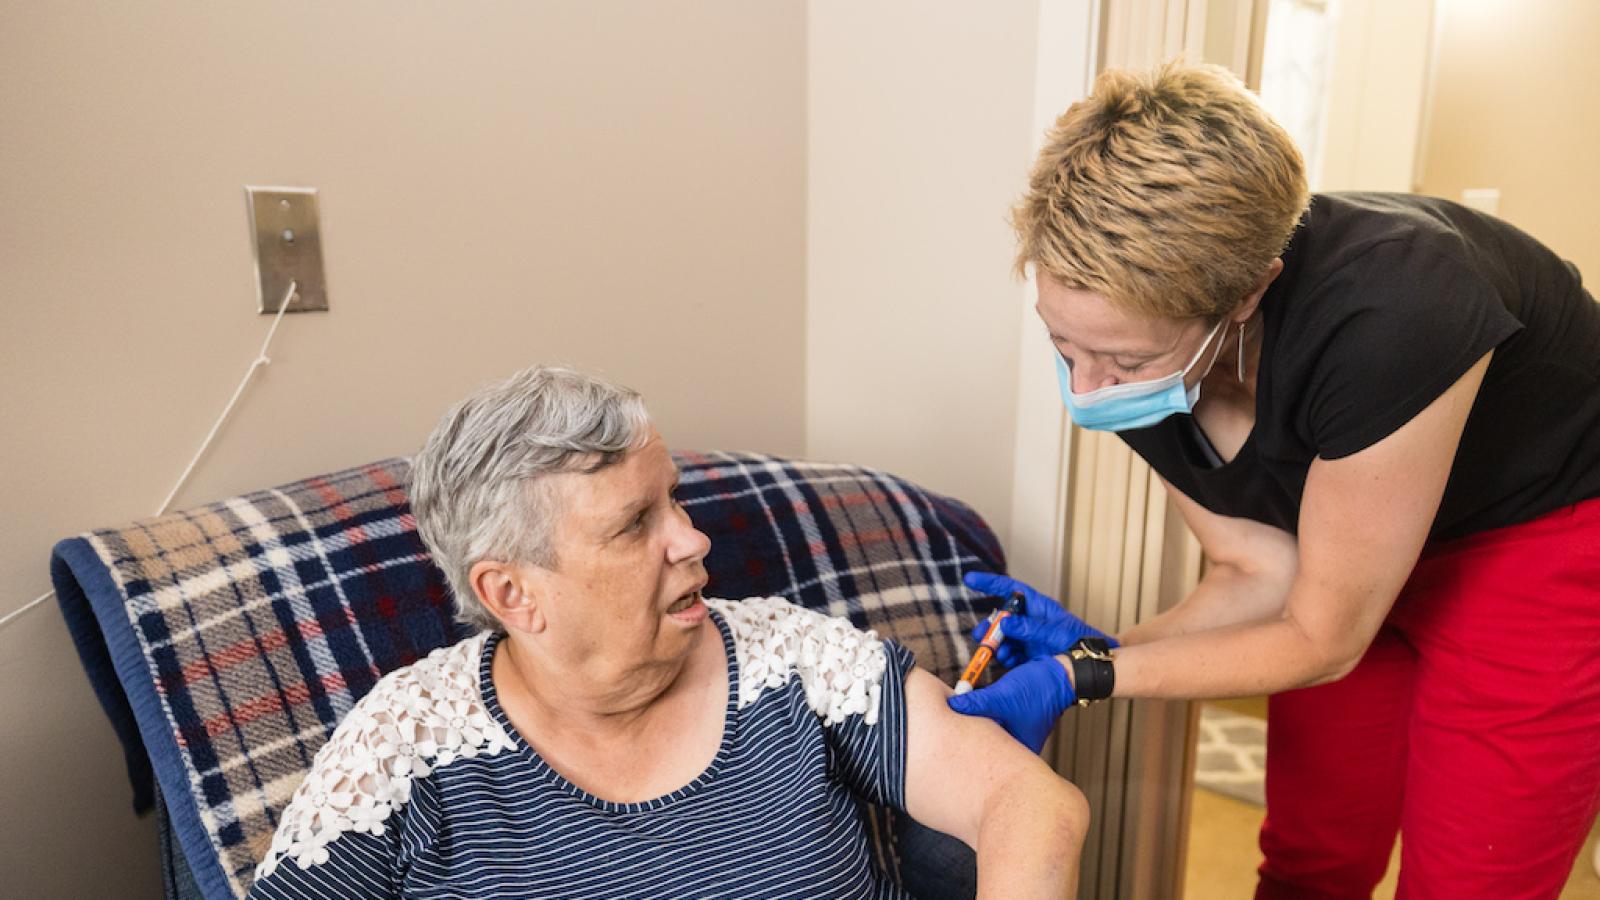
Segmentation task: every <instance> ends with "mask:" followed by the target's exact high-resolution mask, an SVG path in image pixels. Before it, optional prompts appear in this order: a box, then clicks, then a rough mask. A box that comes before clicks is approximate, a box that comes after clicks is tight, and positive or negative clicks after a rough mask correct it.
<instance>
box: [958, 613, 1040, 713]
mask: <svg viewBox="0 0 1600 900" xmlns="http://www.w3.org/2000/svg"><path fill="white" fill-rule="evenodd" d="M1026 604H1027V599H1026V598H1025V597H1024V596H1023V595H1022V592H1021V591H1015V592H1013V593H1012V594H1011V599H1009V600H1007V601H1006V604H1005V606H1002V607H1000V609H998V610H996V611H995V614H994V618H992V619H990V620H989V630H988V631H985V632H984V633H983V640H982V641H979V642H978V649H977V650H975V651H973V653H972V661H971V662H969V663H967V668H966V670H965V671H964V672H962V673H961V680H960V681H957V682H956V693H958V694H965V693H966V692H967V691H970V690H972V689H973V688H975V687H977V686H978V679H979V678H981V677H983V670H984V669H986V668H988V667H989V663H990V661H991V660H993V659H994V654H995V651H996V650H999V649H1000V642H1001V641H1003V640H1005V632H1004V631H1003V630H1002V629H1001V627H1000V623H1001V622H1003V621H1005V620H1006V619H1007V618H1008V617H1010V616H1015V615H1021V614H1022V613H1023V612H1025V611H1026Z"/></svg>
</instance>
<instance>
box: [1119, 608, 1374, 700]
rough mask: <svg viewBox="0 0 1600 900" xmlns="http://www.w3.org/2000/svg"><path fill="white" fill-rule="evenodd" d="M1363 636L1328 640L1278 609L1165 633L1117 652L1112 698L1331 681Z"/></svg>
mask: <svg viewBox="0 0 1600 900" xmlns="http://www.w3.org/2000/svg"><path fill="white" fill-rule="evenodd" d="M1363 646H1365V642H1359V643H1358V642H1357V641H1355V640H1348V641H1340V642H1338V644H1337V645H1336V644H1334V643H1332V642H1329V641H1327V640H1318V639H1316V638H1313V637H1312V636H1310V635H1308V634H1307V633H1306V631H1305V629H1304V628H1302V627H1301V626H1300V625H1299V624H1298V623H1297V622H1296V621H1295V620H1294V619H1293V618H1292V617H1289V616H1285V615H1282V614H1279V615H1275V616H1273V617H1271V618H1267V619H1261V620H1257V621H1254V622H1242V623H1234V624H1229V625H1224V626H1221V627H1217V628H1211V629H1207V630H1204V631H1195V632H1190V633H1182V634H1176V635H1172V636H1170V637H1164V638H1161V639H1160V640H1153V641H1148V642H1143V643H1139V644H1136V645H1133V646H1124V647H1123V648H1121V649H1119V650H1118V651H1117V661H1116V688H1115V691H1114V694H1113V696H1117V697H1165V698H1188V699H1209V698H1220V697H1252V696H1258V695H1261V694H1271V693H1275V692H1277V691H1283V690H1290V689H1292V688H1298V687H1307V686H1309V685H1313V684H1322V683H1325V682H1329V681H1335V680H1337V679H1339V678H1341V677H1343V676H1344V675H1345V673H1346V672H1348V671H1349V670H1350V668H1352V667H1353V666H1354V665H1355V663H1356V661H1358V660H1359V659H1360V648H1361V647H1363Z"/></svg>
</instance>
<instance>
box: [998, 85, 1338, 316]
mask: <svg viewBox="0 0 1600 900" xmlns="http://www.w3.org/2000/svg"><path fill="white" fill-rule="evenodd" d="M1310 200H1311V197H1310V193H1309V191H1308V190H1307V187H1306V175H1305V163H1304V162H1303V161H1302V160H1301V157H1300V151H1299V150H1297V149H1295V146H1294V142H1293V141H1292V140H1291V139H1290V138H1289V135H1288V133H1287V132H1285V131H1284V130H1283V128H1282V127H1280V126H1279V125H1278V123H1277V122H1275V121H1273V119H1272V117H1271V115H1269V114H1268V113H1267V111H1266V110H1265V109H1263V108H1262V107H1261V104H1260V103H1259V102H1258V101H1257V100H1256V98H1255V97H1254V96H1253V95H1251V94H1250V92H1249V91H1248V90H1246V89H1245V87H1244V85H1243V84H1241V83H1240V82H1239V80H1238V79H1237V78H1235V77H1234V76H1233V75H1232V74H1231V73H1229V72H1228V71H1227V70H1226V69H1222V68H1220V67H1217V66H1209V65H1193V64H1183V63H1178V62H1172V63H1167V64H1166V65H1164V66H1161V67H1159V68H1157V69H1155V70H1153V71H1151V72H1146V73H1140V72H1128V71H1117V70H1111V71H1107V72H1105V73H1104V74H1102V75H1101V76H1100V77H1099V78H1098V79H1097V80H1096V81H1095V85H1094V91H1093V92H1092V93H1091V94H1090V95H1089V96H1088V97H1087V98H1086V99H1084V100H1081V101H1079V102H1077V103H1074V104H1073V105H1072V106H1071V108H1069V109H1068V110H1067V111H1066V112H1065V113H1063V114H1062V115H1061V117H1060V118H1058V119H1057V120H1056V123H1055V126H1054V127H1053V128H1052V129H1051V130H1050V132H1049V134H1048V135H1047V139H1046V141H1045V145H1044V148H1043V149H1042V150H1040V151H1039V156H1038V159H1036V160H1035V161H1034V165H1033V171H1032V173H1031V175H1030V177H1029V179H1028V193H1027V195H1026V196H1025V197H1023V199H1022V201H1021V202H1020V203H1018V204H1017V206H1016V208H1015V209H1014V210H1013V211H1012V225H1013V226H1014V227H1015V228H1016V231H1017V239H1018V244H1019V246H1018V249H1017V260H1016V266H1017V272H1018V274H1023V273H1024V272H1025V271H1026V269H1027V267H1028V265H1029V264H1032V265H1033V266H1034V267H1035V268H1036V269H1037V270H1038V271H1041V272H1045V273H1048V274H1049V275H1050V276H1051V277H1052V278H1054V279H1055V280H1057V281H1059V282H1061V283H1062V284H1064V285H1067V286H1068V287H1073V288H1078V289H1081V290H1090V291H1094V292H1096V293H1099V294H1103V295H1105V297H1106V298H1107V299H1109V300H1111V302H1113V303H1115V304H1117V305H1118V306H1120V307H1122V308H1123V309H1125V310H1128V311H1131V312H1136V313H1140V314H1143V315H1151V316H1162V317H1169V318H1191V317H1209V318H1216V317H1220V316H1223V315H1226V314H1227V313H1229V312H1232V311H1233V310H1234V309H1235V308H1236V307H1237V306H1238V305H1239V304H1240V302H1242V301H1243V300H1244V299H1245V297H1246V296H1248V295H1249V294H1250V293H1251V291H1252V290H1253V289H1254V288H1255V287H1256V285H1257V284H1258V283H1259V282H1260V279H1261V277H1262V276H1263V275H1264V274H1265V272H1266V269H1267V266H1268V265H1269V264H1271V262H1272V260H1273V259H1274V258H1275V257H1277V256H1278V255H1279V254H1281V253H1282V252H1283V248H1284V246H1285V245H1286V244H1287V243H1288V241H1289V236H1290V235H1291V234H1292V233H1293V232H1294V229H1295V226H1296V224H1297V223H1298V222H1299V220H1300V217H1301V215H1302V214H1304V212H1305V210H1306V207H1307V206H1308V205H1309V203H1310Z"/></svg>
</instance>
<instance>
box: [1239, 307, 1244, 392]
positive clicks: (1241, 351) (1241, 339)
mask: <svg viewBox="0 0 1600 900" xmlns="http://www.w3.org/2000/svg"><path fill="white" fill-rule="evenodd" d="M1239 383H1240V384H1244V323H1243V322H1240V323H1239Z"/></svg>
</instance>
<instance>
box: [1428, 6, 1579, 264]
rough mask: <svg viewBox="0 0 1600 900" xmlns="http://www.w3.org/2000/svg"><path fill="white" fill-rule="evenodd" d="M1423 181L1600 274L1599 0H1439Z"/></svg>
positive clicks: (1433, 190)
mask: <svg viewBox="0 0 1600 900" xmlns="http://www.w3.org/2000/svg"><path fill="white" fill-rule="evenodd" d="M1439 12H1440V15H1441V19H1440V23H1439V31H1438V44H1437V46H1436V50H1435V52H1436V58H1435V72H1434V89H1433V104H1432V109H1431V113H1430V115H1429V118H1428V122H1427V130H1426V132H1425V138H1424V140H1425V143H1424V155H1423V165H1422V172H1421V176H1422V177H1421V183H1422V186H1421V191H1422V193H1425V194H1435V195H1438V196H1441V197H1449V198H1451V199H1453V200H1460V199H1461V191H1462V189H1463V188H1499V189H1500V211H1499V215H1500V217H1501V218H1503V219H1506V220H1507V221H1509V222H1511V223H1513V224H1515V225H1516V226H1518V227H1519V228H1522V229H1523V230H1525V231H1527V232H1529V233H1531V234H1532V235H1533V236H1534V237H1537V238H1539V239H1540V240H1542V241H1544V242H1545V243H1546V244H1548V245H1549V246H1550V247H1551V248H1553V249H1554V250H1555V251H1556V252H1557V253H1560V254H1561V255H1562V256H1564V257H1566V258H1567V259H1569V260H1571V261H1572V262H1574V263H1575V264H1577V266H1578V269H1579V271H1581V272H1582V273H1583V274H1584V275H1585V276H1586V278H1585V281H1586V283H1587V284H1589V286H1590V289H1591V291H1592V290H1593V286H1594V284H1595V283H1597V282H1600V218H1597V216H1600V213H1597V210H1600V166H1597V165H1596V163H1595V160H1596V157H1597V154H1596V150H1595V147H1596V142H1597V141H1600V90H1597V89H1600V57H1597V56H1596V55H1595V48H1596V46H1600V3H1595V2H1594V0H1545V2H1542V3H1533V4H1530V3H1517V2H1512V0H1440V6H1439Z"/></svg>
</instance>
